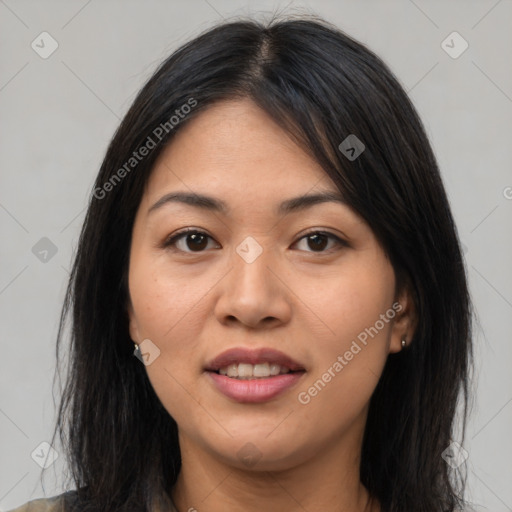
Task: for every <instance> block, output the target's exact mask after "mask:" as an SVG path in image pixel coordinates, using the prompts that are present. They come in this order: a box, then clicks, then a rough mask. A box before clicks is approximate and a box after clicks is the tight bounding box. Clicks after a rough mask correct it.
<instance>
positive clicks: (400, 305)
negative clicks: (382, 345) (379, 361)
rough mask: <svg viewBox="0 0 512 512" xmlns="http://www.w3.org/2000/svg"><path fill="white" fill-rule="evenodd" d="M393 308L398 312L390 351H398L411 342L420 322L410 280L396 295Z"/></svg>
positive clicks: (394, 321)
mask: <svg viewBox="0 0 512 512" xmlns="http://www.w3.org/2000/svg"><path fill="white" fill-rule="evenodd" d="M392 309H393V310H394V311H395V313H396V314H395V317H394V319H393V327H392V329H391V343H390V346H389V352H390V353H396V352H400V351H401V350H403V349H404V348H407V347H408V346H409V345H410V344H411V342H412V338H413V336H414V333H415V331H416V326H417V323H418V318H417V311H416V305H415V301H414V294H413V291H412V286H411V285H410V282H409V281H408V282H407V283H406V284H405V285H404V286H402V291H401V292H400V293H398V294H397V295H396V296H395V302H394V303H393V306H392ZM402 340H405V343H406V345H405V347H402Z"/></svg>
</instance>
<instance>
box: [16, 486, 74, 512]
mask: <svg viewBox="0 0 512 512" xmlns="http://www.w3.org/2000/svg"><path fill="white" fill-rule="evenodd" d="M75 497H76V491H67V492H64V493H62V494H58V495H56V496H51V497H49V498H37V499H34V500H30V501H27V502H26V503H23V504H22V505H20V506H19V507H17V508H14V509H11V510H8V511H7V512H68V511H70V510H71V509H72V506H71V505H72V503H73V502H74V499H75Z"/></svg>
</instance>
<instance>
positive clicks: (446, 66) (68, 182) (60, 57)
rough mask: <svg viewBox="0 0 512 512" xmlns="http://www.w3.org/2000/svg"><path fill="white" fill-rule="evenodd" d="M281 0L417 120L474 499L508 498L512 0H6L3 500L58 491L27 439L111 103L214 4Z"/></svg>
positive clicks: (0, 43)
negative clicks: (463, 346)
mask: <svg viewBox="0 0 512 512" xmlns="http://www.w3.org/2000/svg"><path fill="white" fill-rule="evenodd" d="M275 10H279V11H284V12H285V13H290V14H300V13H317V14H319V15H321V16H323V17H324V18H326V19H327V20H328V21H330V22H333V23H334V24H336V25H337V26H339V27H340V28H341V29H342V30H345V31H346V32H347V33H348V34H349V35H352V36H354V37H355V38H357V39H358V40H360V41H361V42H363V43H365V44H367V45H368V46H369V47H370V48H371V49H373V50H374V51H375V52H376V53H377V54H378V55H379V56H380V57H382V58H383V59H384V61H385V62H386V63H387V64H388V65H389V66H390V67H391V69H392V70H393V71H394V72H395V74H396V75H397V76H398V78H399V79H400V81H401V83H402V84H403V86H404V87H405V89H406V90H407V91H408V92H409V94H410V97H411V99H412V101H413V102H414V104H415V106H416V107H417V109H418V111H419V113H420V116H421V117H422V119H423V121H424V123H425V127H426V129H427V132H428V135H429V137H430V140H431V142H432V145H433V147H434V151H435V153H436V156H437V158H438V161H439V165H440V168H441V171H442V175H443V179H444V182H445V185H446V188H447V191H448V194H449V197H450V201H451V205H452V209H453V213H454V216H455V219H456V222H457V226H458V230H459V233H460V236H461V239H462V241H463V243H464V250H465V258H466V263H467V269H468V276H469V281H470V286H471V293H472V296H473V300H474V303H475V307H476V313H477V316H478V322H479V323H478V324H477V326H476V329H477V330H476V335H475V347H476V375H475V377H476V378H477V380H476V379H475V381H474V385H473V388H474V407H473V412H472V416H471V419H470V423H469V425H468V431H467V440H466V442H465V444H464V449H465V450H466V451H467V453H468V458H467V460H466V462H465V464H466V465H467V471H468V474H469V497H470V498H471V499H472V500H473V502H474V503H476V504H477V505H478V507H477V510H490V511H493V512H500V511H511V510H512V486H511V485H510V484H511V483H512V462H511V461H512V441H511V436H510V432H511V431H512V372H511V363H512V343H511V337H510V332H511V328H512V320H511V319H512V272H511V261H512V259H511V256H512V237H511V233H512V229H511V228H512V215H511V214H512V173H511V162H512V144H511V143H510V140H511V121H512V68H511V64H510V63H511V62H512V60H511V50H512V30H510V21H511V20H512V2H511V1H510V0H500V1H496V0H480V1H468V0H460V1H446V0H443V1H441V0H439V1H426V0H414V1H412V0H397V1H371V0H365V1H356V0H341V1H334V0H333V1H328V0H316V1H314V2H313V1H311V2H299V1H297V2H293V1H291V2H272V1H254V2H249V1H246V0H208V1H207V0H186V1H156V0H151V1H126V0H124V1H113V0H109V1H101V0H89V1H87V0H80V1H75V0H73V1H64V0H63V1H59V2H57V1H23V0H0V49H1V50H0V56H1V59H0V120H1V122H0V130H1V132H0V173H1V174H0V176H1V181H0V226H1V233H2V236H1V249H0V251H1V252H0V317H1V329H0V335H1V352H0V354H1V357H0V443H1V452H0V509H1V510H8V509H10V508H14V507H15V506H18V505H20V504H21V503H24V502H26V501H28V500H30V499H35V498H37V497H43V496H52V495H55V494H57V493H60V492H62V491H63V490H64V489H63V487H62V477H61V476H62V473H63V471H64V469H65V468H64V464H63V462H64V457H63V455H62V454H59V447H58V446H56V447H55V449H56V452H57V453H58V454H59V457H58V458H57V459H56V461H55V463H54V464H53V465H51V466H50V467H49V468H48V469H45V470H44V473H45V476H44V484H45V485H44V488H43V487H42V486H41V483H40V478H41V473H42V471H43V470H42V468H41V467H40V466H39V465H38V463H37V462H36V461H37V454H38V453H44V452H45V450H46V452H47V450H48V447H47V446H46V445H44V444H41V443H44V442H47V441H49V440H50V433H51V432H52V430H53V425H54V421H55V403H54V397H53V396H52V380H53V376H54V370H55V340H56V334H57V325H58V320H59V314H60V308H61V304H62V300H63V297H64V290H65V285H66V281H67V278H68V272H69V269H70V265H71V261H72V256H73V251H74V249H75V248H76V243H77V237H78V233H79V229H80V226H81V223H82V221H83V218H84V214H85V211H84V208H85V205H86V200H87V197H88V195H89V193H90V190H91V187H92V184H93V180H94V178H95V175H96V173H97V171H98V169H99V166H100V163H101V161H102V158H103V156H104V152H105V150H106V148H107V144H108V142H109V141H110V138H111V137H112V135H113V133H114V131H115V129H116V127H117V126H118V124H119V121H120V119H121V118H122V116H123V115H124V113H125V112H126V110H127V109H128V107H129V105H130V104H131V102H132V101H133V99H134V97H135V94H136V93H137V91H138V90H139V88H140V87H141V86H142V84H143V83H144V82H145V80H146V79H147V78H148V77H149V76H150V75H151V73H152V71H153V70H154V69H155V68H156V66H157V65H158V63H160V62H161V61H162V60H163V59H164V58H165V57H167V56H168V55H169V53H170V52H171V51H173V50H174V49H176V48H177V47H178V46H180V45H181V44H183V43H184V42H185V41H187V40H189V39H190V38H192V37H194V36H195V35H197V34H198V33H199V32H200V31H202V30H205V29H207V28H209V27H210V26H211V25H212V24H214V23H216V22H218V21H220V20H222V19H223V18H232V17H233V16H245V15H249V14H254V13H261V12H263V13H267V14H269V13H271V12H273V11H275ZM43 32H46V33H47V34H43V35H41V34H42V33H43ZM453 32H457V34H453ZM41 41H43V42H41ZM443 41H444V43H443ZM56 45H58V46H56ZM466 45H468V47H467V48H466V49H465V47H466ZM464 49H465V50H464ZM51 50H54V51H53V53H51V55H48V53H49V52H51ZM463 50H464V51H463ZM461 52H462V53H461ZM58 398H59V396H58V393H56V396H55V399H56V400H58ZM455 440H456V439H455ZM31 454H32V456H31ZM34 454H35V455H34Z"/></svg>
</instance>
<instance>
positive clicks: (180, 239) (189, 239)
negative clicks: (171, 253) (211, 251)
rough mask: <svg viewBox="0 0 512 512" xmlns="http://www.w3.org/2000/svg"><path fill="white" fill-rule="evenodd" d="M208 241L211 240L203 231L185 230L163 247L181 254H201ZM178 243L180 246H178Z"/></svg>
mask: <svg viewBox="0 0 512 512" xmlns="http://www.w3.org/2000/svg"><path fill="white" fill-rule="evenodd" d="M208 239H210V240H213V239H212V238H211V237H210V236H209V235H207V234H206V233H204V232H203V231H197V230H191V229H190V230H187V231H182V232H181V233H178V234H177V235H175V236H173V237H171V238H169V239H168V240H167V241H166V242H165V243H164V245H163V246H164V247H166V248H167V247H170V248H173V249H174V248H176V250H179V251H182V252H203V250H204V249H205V248H206V247H207V246H208ZM178 243H180V244H181V245H178Z"/></svg>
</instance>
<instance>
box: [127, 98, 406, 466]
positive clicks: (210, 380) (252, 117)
mask: <svg viewBox="0 0 512 512" xmlns="http://www.w3.org/2000/svg"><path fill="white" fill-rule="evenodd" d="M177 192H180V193H183V194H196V197H197V196H199V195H207V196H209V197H211V198H213V199H215V200H216V201H219V202H222V204H223V205H224V209H221V208H217V209H214V208H213V207H212V205H211V204H210V203H208V202H207V201H202V202H200V203H199V204H195V205H194V204H190V201H189V202H188V203H187V202H183V201H179V200H177V199H175V200H172V198H171V197H170V196H169V194H172V193H177ZM323 193H330V194H332V195H339V192H338V189H337V187H336V186H335V184H334V183H333V182H332V181H331V180H330V178H329V177H328V176H327V175H326V174H325V172H324V171H323V170H322V169H321V168H320V167H319V165H318V164H317V163H316V162H315V161H314V160H312V159H311V158H310V157H309V156H308V155H306V154H305V153H304V152H303V151H302V150H301V149H300V148H299V147H298V146H296V145H295V143H294V142H292V140H291V139H290V138H289V137H288V136H287V134H286V133H285V132H284V131H282V130H281V129H280V128H279V127H278V126H277V125H276V124H275V123H274V122H273V121H272V120H271V119H270V118H269V117H268V116H267V115H266V114H265V113H264V112H263V111H261V110H260V109H258V107H257V106H256V105H254V104H253V103H252V102H250V101H249V100H236V101H225V102H221V103H217V104H216V105H214V106H212V107H210V108H209V109H208V110H206V111H204V112H203V113H201V114H200V115H199V116H198V117H197V118H195V119H194V120H191V121H190V123H189V124H188V125H185V126H184V127H183V128H182V129H181V130H180V131H179V132H178V133H177V134H176V137H175V139H174V140H173V142H172V144H171V145H169V146H168V147H167V148H166V150H165V151H164V152H163V153H162V155H161V156H160V158H159V160H158V161H157V163H156V165H155V167H154V169H153V171H152V174H151V176H150V179H149V182H148V186H147V188H146V190H145V193H144V196H143V198H142V201H141V203H140V207H139V209H138V212H137V215H136V219H135V223H134V227H133V237H132V245H131V250H130V265H129V293H130V305H129V315H130V333H131V337H132V339H133V340H134V341H135V342H136V343H141V342H142V345H141V350H142V352H143V353H146V354H147V355H146V356H145V357H146V366H145V368H146V371H147V374H148V377H149V379H150V382H151V384H152V386H153V387H154V389H155V392H156V393H157V395H158V397H159V399H160V400H161V402H162V404H163V405H164V407H165V408H166V409H167V411H168V412H169V414H170V415H171V416H172V417H173V418H174V419H175V420H176V422H177V424H178V427H179V433H180V443H186V444H187V446H190V447H193V449H195V450H199V451H202V452H204V453H208V454H209V455H210V456H213V457H216V458H217V459H218V460H220V461H223V462H225V463H227V464H230V465H232V466H236V467H240V468H244V467H247V465H248V464H252V463H253V462H251V461H255V460H257V463H258V466H257V467H258V468H259V469H265V470H272V469H283V468H287V467H291V466H293V465H297V464H300V463H302V462H304V461H305V460H307V459H308V458H311V457H313V456H314V454H317V453H319V452H320V451H322V450H324V451H325V450H328V449H336V447H337V448H338V449H346V447H348V446H356V445H357V443H358V442H359V441H360V440H361V436H362V431H363V428H364V424H365V421H366V412H367V407H368V401H369V399H370V397H371V395H372V392H373V390H374V389H375V386H376V385H377V382H378V379H379V376H380V374H381V372H382V370H383V367H384V364H385V362H386V358H387V356H388V354H389V353H390V352H396V351H398V350H400V348H401V346H400V341H401V339H402V338H403V337H407V335H408V315H407V312H408V311H409V309H410V308H409V305H408V299H407V296H405V295H400V296H397V295H396V294H395V274H394V271H393V268H392V266H391V264H390V262H389V260H388V259H387V258H386V255H385V254H384V252H383V250H382V248H381V247H380V245H379V244H378V242H377V240H376V238H375V236H374V234H373V232H372V231H371V229H370V228H369V226H368V225H367V224H366V223H365V222H364V221H363V220H362V219H361V218H360V217H359V216H358V215H357V214H356V213H355V212H354V211H352V210H351V209H350V208H349V207H348V206H347V205H345V204H343V203H341V202H338V201H336V200H332V199H331V200H324V201H317V202H314V201H313V202H311V203H309V204H307V203H304V202H303V203H299V202H295V204H293V203H292V204H291V206H295V208H293V207H290V204H289V203H285V202H286V201H288V200H290V199H292V198H298V197H302V196H304V195H317V194H323ZM283 203H285V205H286V204H287V205H288V206H289V208H288V209H284V208H282V209H280V206H282V205H283ZM184 230H189V231H190V232H189V233H188V234H187V233H185V234H183V231H184ZM178 235H179V236H178ZM143 340H145V341H143ZM219 356H221V357H220V358H219ZM226 373H227V375H226ZM269 374H270V375H269ZM275 374H276V375H275ZM342 446H345V448H342Z"/></svg>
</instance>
